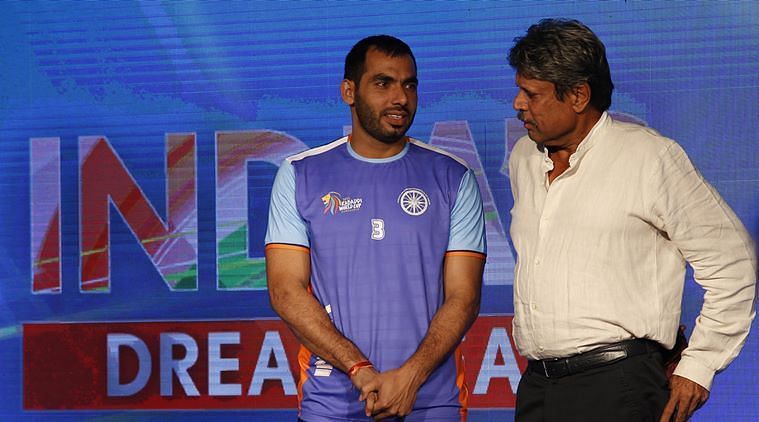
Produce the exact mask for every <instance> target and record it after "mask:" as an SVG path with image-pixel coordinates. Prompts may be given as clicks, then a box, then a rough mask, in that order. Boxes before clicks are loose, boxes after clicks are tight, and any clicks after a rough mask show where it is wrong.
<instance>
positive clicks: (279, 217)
mask: <svg viewBox="0 0 759 422" xmlns="http://www.w3.org/2000/svg"><path fill="white" fill-rule="evenodd" d="M265 242H266V244H267V245H268V244H269V243H286V244H292V245H300V246H305V247H309V245H310V243H309V241H308V231H307V228H306V223H305V222H304V221H303V219H302V218H301V216H300V213H299V212H298V208H297V206H296V205H295V168H294V167H293V165H292V164H291V163H290V162H289V161H287V160H285V161H284V162H283V163H282V165H281V166H279V170H278V171H277V176H276V177H275V178H274V186H273V187H272V189H271V203H270V205H269V224H268V226H267V228H266V240H265Z"/></svg>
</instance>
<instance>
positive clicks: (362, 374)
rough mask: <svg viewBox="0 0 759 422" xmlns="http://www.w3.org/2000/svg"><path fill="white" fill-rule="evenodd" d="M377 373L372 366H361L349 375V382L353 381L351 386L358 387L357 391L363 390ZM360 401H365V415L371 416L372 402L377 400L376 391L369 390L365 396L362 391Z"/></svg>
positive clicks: (372, 411) (372, 410)
mask: <svg viewBox="0 0 759 422" xmlns="http://www.w3.org/2000/svg"><path fill="white" fill-rule="evenodd" d="M377 375H379V372H377V370H376V369H374V367H366V368H361V369H359V370H358V372H356V373H355V374H354V375H353V376H352V377H351V382H352V383H353V386H354V387H356V389H358V391H360V392H363V387H364V386H365V385H366V384H368V383H369V382H371V381H372V380H374V378H376V377H377ZM361 401H364V402H365V403H364V409H365V412H366V416H371V415H372V413H374V403H376V402H377V392H376V391H372V392H369V393H367V394H366V396H364V393H362V394H361Z"/></svg>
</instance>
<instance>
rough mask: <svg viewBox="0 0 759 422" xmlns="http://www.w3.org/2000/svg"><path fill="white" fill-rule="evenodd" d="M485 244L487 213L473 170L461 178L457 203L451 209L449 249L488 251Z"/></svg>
mask: <svg viewBox="0 0 759 422" xmlns="http://www.w3.org/2000/svg"><path fill="white" fill-rule="evenodd" d="M486 248H487V247H486V244H485V215H484V213H483V209H482V198H481V197H480V188H479V186H478V185H477V179H476V178H475V176H474V173H473V172H472V170H469V171H467V172H466V174H464V177H462V178H461V184H460V185H459V191H458V194H457V195H456V204H454V206H453V210H452V211H451V231H450V234H449V236H448V251H473V252H480V253H483V254H486V253H487V250H486Z"/></svg>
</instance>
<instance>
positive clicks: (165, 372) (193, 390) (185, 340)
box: [160, 333, 200, 396]
mask: <svg viewBox="0 0 759 422" xmlns="http://www.w3.org/2000/svg"><path fill="white" fill-rule="evenodd" d="M174 346H182V347H183V348H184V350H185V357H184V358H182V359H177V360H174V359H173V356H172V355H173V351H174ZM197 360H198V344H197V343H196V342H195V339H193V338H192V337H190V336H189V335H187V334H185V333H161V361H160V367H161V395H162V396H170V395H172V394H173V392H174V379H173V378H172V376H171V375H172V374H176V375H177V379H178V380H179V384H180V385H181V386H182V388H183V389H184V392H185V394H187V395H188V396H199V395H200V392H199V391H198V389H197V387H195V383H194V382H192V378H191V377H190V374H189V373H187V370H188V369H190V368H192V366H193V365H195V362H197Z"/></svg>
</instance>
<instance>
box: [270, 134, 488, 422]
mask: <svg viewBox="0 0 759 422" xmlns="http://www.w3.org/2000/svg"><path fill="white" fill-rule="evenodd" d="M266 243H267V247H282V246H283V245H294V246H295V247H299V248H303V250H304V251H307V252H309V253H310V256H311V289H312V291H313V294H314V295H315V296H316V298H317V299H318V300H319V302H320V303H321V304H322V305H323V306H324V307H325V309H326V311H327V312H328V313H329V315H330V318H331V319H332V321H333V322H334V324H335V327H336V328H337V330H339V331H340V332H341V333H342V334H343V335H344V336H345V337H346V338H348V339H350V340H351V341H353V343H354V344H355V345H356V346H357V347H358V348H359V349H360V350H361V351H362V352H363V353H364V354H365V355H366V356H367V357H368V358H369V360H370V361H371V362H372V363H373V364H374V366H375V367H376V368H377V370H379V371H386V370H390V369H394V368H397V367H399V366H401V365H402V364H403V362H405V361H406V360H407V359H408V358H409V357H410V356H411V355H412V354H413V353H414V351H415V350H416V348H417V346H418V345H419V343H420V342H421V340H422V338H423V337H424V335H425V334H426V332H427V329H428V328H429V324H430V321H431V320H432V317H433V316H434V315H435V313H436V312H437V310H438V308H439V307H440V306H441V304H442V302H443V260H444V258H445V256H446V254H456V253H461V254H477V256H480V257H484V254H485V231H484V218H483V212H482V202H481V199H480V194H479V189H478V187H477V182H476V179H475V176H474V174H473V173H472V171H471V170H469V169H468V168H467V166H466V164H465V163H464V161H462V160H461V159H459V158H457V157H455V156H453V155H451V154H448V153H446V152H443V151H442V150H439V149H437V148H433V147H430V146H428V145H426V144H424V143H422V142H420V141H417V140H414V139H409V140H408V142H407V143H406V145H405V146H404V149H403V150H402V151H401V152H400V153H399V154H397V155H396V156H394V157H390V158H386V159H368V158H364V157H360V156H359V155H358V154H356V153H355V152H354V151H353V150H352V148H351V147H350V143H349V142H348V137H344V138H341V139H339V140H337V141H334V142H332V143H330V144H327V145H325V146H322V147H318V148H314V149H311V150H308V151H306V152H303V153H300V154H297V155H294V156H292V157H289V158H288V159H287V160H286V161H285V162H284V163H283V164H282V166H281V167H280V170H279V172H278V173H277V177H276V180H275V183H274V188H273V190H272V202H271V207H270V213H269V226H268V229H267V234H266ZM290 247H292V246H290ZM299 360H300V365H301V374H302V379H301V380H300V383H299V387H300V388H299V395H300V412H301V413H300V416H301V418H303V419H304V420H306V421H308V422H318V421H334V420H361V421H364V420H367V418H366V416H365V415H364V408H363V403H361V402H359V401H358V396H359V392H358V391H357V390H356V389H355V388H354V387H353V385H352V383H351V381H350V379H349V378H348V376H347V375H346V374H345V373H343V372H341V371H340V370H337V369H335V368H333V367H332V366H331V365H329V364H328V363H327V362H324V361H323V360H322V359H320V358H319V357H318V356H315V355H313V354H312V353H310V352H309V351H308V350H305V349H303V350H301V353H300V355H299ZM466 396H467V391H466V386H464V385H463V362H462V360H461V358H460V354H459V353H458V351H457V352H456V353H453V354H452V355H451V356H449V357H448V358H447V359H446V360H445V361H444V362H443V363H442V364H441V365H440V367H438V369H436V370H435V372H433V374H432V375H431V376H430V377H429V378H428V380H427V382H426V383H425V384H424V385H423V386H422V387H421V389H420V390H419V392H418V394H417V399H416V402H415V404H414V410H413V412H412V414H411V415H410V416H409V417H408V418H407V420H413V419H416V418H419V417H423V418H424V417H436V418H437V417H440V418H458V419H460V418H461V416H460V415H461V414H462V408H464V404H465V401H466ZM425 415H426V416H425Z"/></svg>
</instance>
